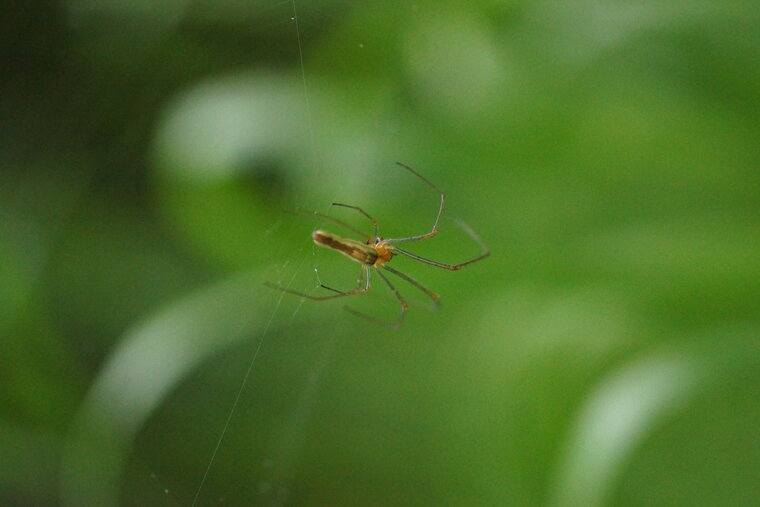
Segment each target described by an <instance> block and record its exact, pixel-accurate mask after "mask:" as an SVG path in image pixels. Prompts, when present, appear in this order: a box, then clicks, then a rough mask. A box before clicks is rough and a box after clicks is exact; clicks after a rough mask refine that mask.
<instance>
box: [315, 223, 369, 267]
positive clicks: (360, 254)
mask: <svg viewBox="0 0 760 507" xmlns="http://www.w3.org/2000/svg"><path fill="white" fill-rule="evenodd" d="M311 239H313V240H314V243H316V244H317V245H319V246H323V247H325V248H329V249H331V250H335V251H336V252H340V253H342V254H343V255H345V256H346V257H348V258H349V259H351V260H353V261H356V262H358V263H359V264H367V265H369V266H371V265H373V264H375V262H376V261H377V260H378V259H377V257H378V253H377V251H376V250H375V248H374V247H371V246H369V245H366V244H364V243H362V242H361V241H356V240H355V239H349V238H342V237H340V236H338V235H337V234H333V233H331V232H327V231H323V230H318V231H314V232H312V233H311Z"/></svg>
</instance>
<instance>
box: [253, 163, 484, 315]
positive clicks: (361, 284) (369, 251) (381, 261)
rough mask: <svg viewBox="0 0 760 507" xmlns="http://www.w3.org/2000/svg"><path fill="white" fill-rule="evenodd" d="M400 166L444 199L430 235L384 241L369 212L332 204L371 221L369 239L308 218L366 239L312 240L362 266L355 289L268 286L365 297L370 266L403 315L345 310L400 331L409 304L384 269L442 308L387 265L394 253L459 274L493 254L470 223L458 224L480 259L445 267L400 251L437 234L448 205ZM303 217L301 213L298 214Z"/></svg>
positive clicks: (321, 235)
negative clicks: (385, 316) (391, 317)
mask: <svg viewBox="0 0 760 507" xmlns="http://www.w3.org/2000/svg"><path fill="white" fill-rule="evenodd" d="M396 164H398V165H399V166H400V167H402V168H404V169H406V170H407V171H409V172H410V173H412V174H413V175H414V176H416V177H417V178H419V179H420V180H422V181H423V182H425V184H427V185H428V186H429V187H430V188H432V189H433V190H435V191H436V192H438V194H439V195H440V198H441V203H440V205H439V206H438V213H437V215H436V216H435V222H434V223H433V228H432V229H431V231H430V232H428V233H426V234H419V235H416V236H408V237H405V238H383V237H381V236H380V233H379V229H380V226H379V224H378V222H377V220H375V219H374V218H373V217H372V216H370V214H369V213H367V212H366V211H364V210H363V209H362V208H360V207H358V206H352V205H350V204H342V203H338V202H334V203H332V206H340V207H343V208H349V209H352V210H356V211H358V212H359V213H361V214H362V215H364V216H365V217H367V218H368V219H369V220H370V221H371V222H372V227H373V232H372V236H368V235H366V234H364V233H363V232H361V231H359V230H358V229H356V228H354V227H352V226H350V225H348V224H347V223H345V222H342V221H340V220H338V219H335V218H333V217H330V216H327V215H322V214H320V213H309V214H308V215H309V216H317V217H319V218H322V219H324V220H327V221H329V222H332V223H333V224H335V225H338V226H340V227H343V228H344V229H347V230H349V231H351V232H354V233H356V234H358V235H360V236H363V237H364V238H366V239H365V241H358V240H355V239H350V238H343V237H341V236H338V235H337V234H333V233H331V232H328V231H324V230H321V229H320V230H316V231H314V232H312V234H311V238H312V240H314V243H316V244H317V245H319V246H321V247H325V248H329V249H331V250H335V251H337V252H339V253H341V254H343V255H345V256H346V257H348V258H349V259H351V260H353V261H355V262H358V263H359V264H361V272H360V274H359V279H358V280H357V284H356V287H355V288H354V289H353V290H350V291H342V290H339V289H334V288H332V287H328V286H327V285H324V284H320V287H321V288H323V289H326V290H329V291H331V292H333V293H334V294H329V295H326V296H312V295H310V294H305V293H303V292H298V291H294V290H291V289H288V288H286V287H282V286H280V285H275V284H272V283H269V282H267V283H266V284H265V285H267V286H268V287H271V288H274V289H278V290H281V291H283V292H287V293H289V294H295V295H296V296H300V297H303V298H307V299H311V300H314V301H325V300H328V299H336V298H341V297H348V296H355V295H357V294H362V293H364V292H367V291H369V289H370V273H371V271H370V267H372V268H374V271H375V273H377V275H378V276H379V277H380V279H381V280H382V281H383V282H385V284H386V285H387V286H388V288H389V289H390V290H391V292H392V293H393V295H394V296H395V297H396V299H397V300H398V302H399V303H400V305H401V313H400V314H399V316H398V319H397V320H396V321H395V322H393V323H388V322H385V321H382V320H379V319H376V318H374V317H371V316H369V315H365V314H363V313H360V312H358V311H356V310H354V309H353V308H350V307H348V306H345V307H344V308H345V309H346V310H347V311H349V312H351V313H353V314H354V315H358V316H359V317H362V318H365V319H368V320H371V321H374V322H378V323H380V324H384V325H388V326H389V327H391V328H393V329H398V328H399V327H400V326H401V324H402V323H403V321H404V315H405V314H406V312H407V310H408V309H409V305H408V303H407V302H406V300H405V299H404V297H403V296H402V295H401V293H400V292H399V291H398V290H397V289H396V287H395V286H394V285H393V284H392V283H391V281H390V280H389V279H388V277H387V276H385V275H384V274H383V270H385V271H388V272H390V273H392V274H393V275H395V276H397V277H399V278H401V279H402V280H404V281H406V282H407V283H409V284H411V285H413V286H414V287H416V288H417V289H419V290H420V291H422V292H424V293H425V294H426V295H427V296H428V297H429V298H430V299H431V300H432V301H433V304H434V305H435V307H436V308H438V306H439V305H440V299H441V298H440V297H439V296H438V294H436V293H435V292H433V291H431V290H430V289H428V288H427V287H425V286H424V285H422V284H421V283H420V282H418V281H417V280H415V279H413V278H412V277H410V276H408V275H405V274H404V273H402V272H400V271H398V270H396V269H394V268H392V267H390V266H388V263H389V262H390V261H391V259H393V256H394V255H395V254H397V253H398V254H401V255H405V256H406V257H410V258H412V259H414V260H417V261H420V262H423V263H425V264H430V265H431V266H436V267H439V268H443V269H448V270H451V271H456V270H458V269H461V268H463V267H465V266H467V265H469V264H472V263H474V262H477V261H480V260H483V259H485V258H486V257H488V256H489V255H490V253H491V252H490V251H489V250H488V248H486V246H485V245H484V244H483V242H482V241H481V240H480V238H479V237H478V235H477V234H475V231H473V230H472V229H471V228H470V227H469V226H467V224H465V223H464V222H460V221H457V223H458V225H459V226H460V227H461V228H462V229H463V230H464V231H465V232H466V233H467V234H468V235H469V236H470V237H471V238H472V239H473V240H474V241H475V242H476V243H477V244H478V245H479V246H480V249H481V253H480V255H478V256H477V257H475V258H473V259H470V260H468V261H465V262H462V263H459V264H445V263H443V262H438V261H434V260H431V259H426V258H424V257H420V256H419V255H415V254H413V253H411V252H408V251H406V250H404V249H402V248H399V247H398V246H396V244H397V243H404V242H409V241H419V240H423V239H428V238H432V237H433V236H435V235H436V234H438V222H439V221H440V220H441V216H442V215H443V208H444V204H445V202H446V194H444V192H443V190H441V189H440V188H438V187H437V186H435V185H434V184H433V183H432V182H431V181H430V180H428V179H427V178H425V177H424V176H422V175H421V174H420V173H418V172H417V171H415V170H414V169H412V168H411V167H409V166H407V165H405V164H402V163H401V162H396ZM299 214H300V213H299Z"/></svg>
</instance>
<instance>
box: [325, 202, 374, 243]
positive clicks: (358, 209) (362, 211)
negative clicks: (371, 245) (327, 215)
mask: <svg viewBox="0 0 760 507" xmlns="http://www.w3.org/2000/svg"><path fill="white" fill-rule="evenodd" d="M331 206H341V207H343V208H349V209H353V210H356V211H358V212H359V213H361V214H362V215H364V216H365V217H367V218H369V219H370V221H372V227H374V231H375V237H374V238H373V239H377V238H378V230H379V228H380V227H379V225H378V223H377V220H375V219H374V218H372V216H370V214H369V213H367V212H366V211H364V210H363V209H362V208H360V207H359V206H352V205H351V204H342V203H339V202H334V203H332V204H331Z"/></svg>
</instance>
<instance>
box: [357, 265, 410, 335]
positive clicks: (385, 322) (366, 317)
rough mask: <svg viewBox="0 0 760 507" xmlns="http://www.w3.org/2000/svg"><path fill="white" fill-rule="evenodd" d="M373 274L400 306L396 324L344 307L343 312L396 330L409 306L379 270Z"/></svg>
mask: <svg viewBox="0 0 760 507" xmlns="http://www.w3.org/2000/svg"><path fill="white" fill-rule="evenodd" d="M375 272H376V273H377V275H378V276H379V277H380V278H381V279H382V280H383V281H384V282H385V284H386V285H387V286H388V288H389V289H390V290H391V292H392V293H393V295H394V296H396V299H398V301H399V303H400V304H401V313H400V314H399V316H398V320H396V322H394V323H390V322H387V321H384V320H380V319H376V318H374V317H371V316H369V315H366V314H364V313H361V312H358V311H356V310H354V309H353V308H351V307H348V306H344V307H343V308H344V309H345V310H347V311H348V312H350V313H352V314H354V315H356V316H357V317H361V318H363V319H366V320H369V321H371V322H375V323H377V324H382V325H384V326H388V327H389V328H391V329H398V328H399V327H401V324H402V323H403V322H404V314H406V311H407V310H408V309H409V305H408V304H407V302H406V300H405V299H404V297H403V296H402V295H401V294H400V293H399V291H398V290H397V289H396V287H394V286H393V284H392V283H391V281H390V280H388V278H387V277H386V276H385V275H384V274H383V273H381V272H380V270H379V269H377V268H375Z"/></svg>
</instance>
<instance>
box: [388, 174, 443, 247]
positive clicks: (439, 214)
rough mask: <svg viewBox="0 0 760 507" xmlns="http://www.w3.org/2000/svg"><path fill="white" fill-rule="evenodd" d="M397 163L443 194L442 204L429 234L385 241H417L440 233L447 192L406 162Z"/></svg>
mask: <svg viewBox="0 0 760 507" xmlns="http://www.w3.org/2000/svg"><path fill="white" fill-rule="evenodd" d="M396 164H398V165H400V166H401V167H403V168H404V169H406V170H407V171H409V172H410V173H412V174H414V175H415V176H417V177H418V178H419V179H421V180H422V181H424V182H425V183H427V185H428V186H429V187H430V188H432V189H433V190H435V191H436V192H438V194H439V195H440V196H441V204H440V206H438V214H437V215H436V216H435V222H434V223H433V229H432V230H431V231H430V232H428V233H427V234H419V235H417V236H409V237H407V238H394V239H386V240H385V241H386V242H388V243H401V242H403V241H417V240H418V239H427V238H432V237H433V236H435V235H436V234H438V222H440V220H441V215H443V207H444V205H445V204H446V194H445V193H443V190H441V189H440V188H438V187H437V186H435V185H434V184H433V183H432V182H431V181H430V180H429V179H427V178H425V177H424V176H423V175H421V174H420V173H418V172H417V171H415V170H414V169H412V168H411V167H409V166H408V165H406V164H402V163H401V162H396Z"/></svg>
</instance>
